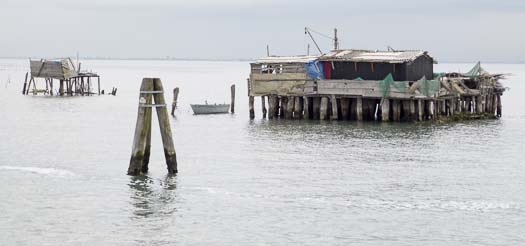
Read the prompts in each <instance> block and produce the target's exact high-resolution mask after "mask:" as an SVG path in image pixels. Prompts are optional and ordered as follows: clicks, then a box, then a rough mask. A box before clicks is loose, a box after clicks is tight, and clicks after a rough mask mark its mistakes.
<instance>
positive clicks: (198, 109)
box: [190, 104, 230, 114]
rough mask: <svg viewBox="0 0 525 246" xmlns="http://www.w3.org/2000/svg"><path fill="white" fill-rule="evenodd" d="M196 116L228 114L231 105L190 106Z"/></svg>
mask: <svg viewBox="0 0 525 246" xmlns="http://www.w3.org/2000/svg"><path fill="white" fill-rule="evenodd" d="M190 106H191V109H192V110H193V113H194V114H227V113H228V110H229V109H230V104H190Z"/></svg>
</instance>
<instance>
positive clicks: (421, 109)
mask: <svg viewBox="0 0 525 246" xmlns="http://www.w3.org/2000/svg"><path fill="white" fill-rule="evenodd" d="M424 105H425V102H423V100H422V99H418V100H417V120H418V121H423V115H424V113H425V108H424Z"/></svg>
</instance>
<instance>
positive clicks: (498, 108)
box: [496, 94, 502, 117]
mask: <svg viewBox="0 0 525 246" xmlns="http://www.w3.org/2000/svg"><path fill="white" fill-rule="evenodd" d="M497 100H498V106H497V108H496V116H498V117H501V113H502V112H501V111H502V104H501V95H499V94H498V95H497Z"/></svg>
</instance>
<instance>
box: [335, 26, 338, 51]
mask: <svg viewBox="0 0 525 246" xmlns="http://www.w3.org/2000/svg"><path fill="white" fill-rule="evenodd" d="M334 50H339V39H338V38H337V28H334Z"/></svg>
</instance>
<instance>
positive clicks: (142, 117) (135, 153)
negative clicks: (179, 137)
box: [128, 78, 178, 175]
mask: <svg viewBox="0 0 525 246" xmlns="http://www.w3.org/2000/svg"><path fill="white" fill-rule="evenodd" d="M153 102H154V104H153ZM152 108H156V109H157V110H156V111H157V118H158V121H159V126H160V135H161V137H162V145H163V147H164V157H165V158H166V165H167V168H168V173H169V174H176V173H177V171H178V170H177V156H176V153H175V147H174V145H173V138H172V134H171V127H170V121H169V115H168V109H167V106H166V101H165V99H164V88H163V86H162V82H161V81H160V79H158V78H144V79H143V80H142V84H141V86H140V95H139V107H138V114H137V124H136V127H135V136H134V139H133V147H132V152H131V160H130V162H129V168H128V175H141V174H145V173H147V172H148V169H149V166H148V165H149V157H150V149H151V114H152Z"/></svg>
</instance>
